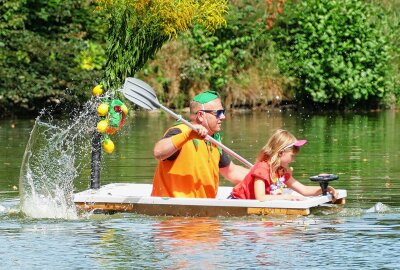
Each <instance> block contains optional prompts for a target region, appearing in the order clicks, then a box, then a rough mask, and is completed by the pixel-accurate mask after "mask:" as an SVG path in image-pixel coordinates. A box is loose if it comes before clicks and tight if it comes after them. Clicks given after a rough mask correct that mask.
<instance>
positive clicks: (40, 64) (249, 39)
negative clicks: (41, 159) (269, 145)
mask: <svg viewBox="0 0 400 270" xmlns="http://www.w3.org/2000/svg"><path fill="white" fill-rule="evenodd" d="M227 5H228V6H227ZM227 7H229V8H227ZM227 10H228V13H226V12H227ZM399 11H400V4H399V3H398V1H396V0H382V1H371V0H368V1H367V0H343V1H338V0H332V1H328V0H290V1H283V0H266V1H256V0H233V1H229V4H228V2H227V1H226V0H202V1H197V0H186V1H170V0H158V1H149V0H123V1H109V0H97V1H96V2H94V1H82V0H65V1H61V0H52V1H44V0H0V14H1V16H0V115H2V116H5V115H20V114H26V113H27V112H30V111H34V112H36V111H38V110H40V109H41V108H43V107H44V106H47V105H49V104H57V103H60V102H62V101H64V103H66V104H69V105H71V106H76V105H79V104H80V103H81V102H82V101H83V100H86V99H87V98H88V97H89V95H90V89H91V88H92V87H93V86H94V85H96V84H97V83H99V82H101V81H102V82H103V83H104V84H105V85H107V86H118V85H119V84H121V83H122V81H123V80H124V78H125V77H126V76H132V75H134V74H135V73H137V72H139V71H140V73H141V74H140V76H145V79H146V80H147V81H148V82H151V84H152V86H154V88H155V89H156V90H157V91H158V94H159V95H160V97H161V99H162V102H165V103H166V104H168V105H172V106H175V107H182V106H186V105H187V104H186V103H185V102H184V101H187V100H188V98H190V97H191V96H192V95H193V94H194V93H195V92H198V91H200V90H204V89H207V88H213V89H216V90H218V91H219V92H220V93H221V94H222V95H223V96H224V98H225V100H226V105H227V106H248V107H253V106H258V105H265V104H270V103H274V102H280V101H281V100H282V99H286V100H292V101H293V102H294V103H298V102H304V103H313V104H330V105H333V106H335V107H337V108H344V107H346V108H349V107H350V108H351V107H352V106H355V105H360V104H361V105H363V104H368V105H370V106H374V107H376V106H378V105H382V104H383V105H384V106H393V105H394V104H396V102H397V104H398V100H399V96H400V87H399V85H400V75H399V74H400V72H399V71H400V68H399V67H400V65H399V64H400V58H399V48H400V46H399V45H400V44H399V43H400V42H399V38H398V37H399V36H400V35H399V34H400V33H399V31H400V25H399V23H400V19H399V16H398V14H399ZM221 26H222V27H221ZM186 30H190V31H186ZM157 52H158V53H157ZM156 53H157V54H156ZM153 58H154V59H153ZM149 59H150V61H148V60H149Z"/></svg>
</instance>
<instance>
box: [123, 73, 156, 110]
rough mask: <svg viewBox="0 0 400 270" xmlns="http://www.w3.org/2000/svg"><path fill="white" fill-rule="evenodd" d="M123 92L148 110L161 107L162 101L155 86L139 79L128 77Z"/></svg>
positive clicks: (129, 98)
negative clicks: (159, 99)
mask: <svg viewBox="0 0 400 270" xmlns="http://www.w3.org/2000/svg"><path fill="white" fill-rule="evenodd" d="M122 93H123V94H124V96H125V97H126V98H127V99H128V100H129V101H131V102H133V103H135V104H136V105H138V106H140V107H142V108H144V109H146V110H154V109H158V108H160V102H159V101H158V99H157V96H156V93H155V92H154V90H153V88H151V86H150V85H148V84H147V83H145V82H144V81H141V80H139V79H136V78H131V77H128V78H126V79H125V84H124V87H123V89H122Z"/></svg>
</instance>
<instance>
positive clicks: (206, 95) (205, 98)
mask: <svg viewBox="0 0 400 270" xmlns="http://www.w3.org/2000/svg"><path fill="white" fill-rule="evenodd" d="M217 98H219V95H218V93H217V92H216V91H213V90H208V91H205V92H203V93H200V94H198V95H197V96H195V97H194V98H193V101H196V102H198V103H200V104H204V103H208V102H210V101H211V100H214V99H217Z"/></svg>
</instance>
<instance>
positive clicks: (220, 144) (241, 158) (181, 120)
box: [157, 103, 253, 168]
mask: <svg viewBox="0 0 400 270" xmlns="http://www.w3.org/2000/svg"><path fill="white" fill-rule="evenodd" d="M157 105H158V106H159V108H160V109H162V110H163V111H165V112H167V113H169V114H170V115H172V116H173V117H174V118H175V119H176V120H178V121H179V122H182V123H184V124H185V125H187V126H188V127H190V128H191V129H193V130H196V128H195V126H194V125H193V124H192V123H190V122H189V121H187V120H185V119H184V118H182V116H181V115H178V114H176V113H174V112H173V111H171V110H170V109H168V108H167V107H165V106H163V105H162V104H160V103H158V104H157ZM205 139H206V140H207V141H210V142H212V143H213V144H215V145H216V146H219V147H221V148H222V150H224V151H225V152H226V153H227V154H229V155H231V156H233V157H234V158H236V159H237V160H239V161H240V162H242V163H243V164H244V165H246V166H247V167H249V168H251V167H253V164H251V163H250V162H249V161H248V160H246V159H245V158H243V157H241V156H240V155H238V154H237V153H235V152H234V151H232V150H231V149H229V148H228V147H226V146H225V145H223V144H222V143H221V142H219V141H217V140H216V139H214V138H213V137H211V136H210V135H207V136H206V137H205Z"/></svg>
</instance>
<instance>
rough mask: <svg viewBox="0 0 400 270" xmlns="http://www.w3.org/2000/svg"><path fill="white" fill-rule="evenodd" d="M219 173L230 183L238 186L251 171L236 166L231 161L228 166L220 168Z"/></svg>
mask: <svg viewBox="0 0 400 270" xmlns="http://www.w3.org/2000/svg"><path fill="white" fill-rule="evenodd" d="M219 172H220V174H221V175H222V176H223V177H225V178H226V179H227V180H228V181H230V182H232V183H233V184H235V185H236V184H237V183H240V182H241V181H242V180H243V179H244V178H245V176H246V175H247V173H248V172H249V169H247V168H245V167H242V166H239V165H236V164H234V163H233V162H232V161H231V162H230V163H229V165H228V166H226V167H223V168H219Z"/></svg>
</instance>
